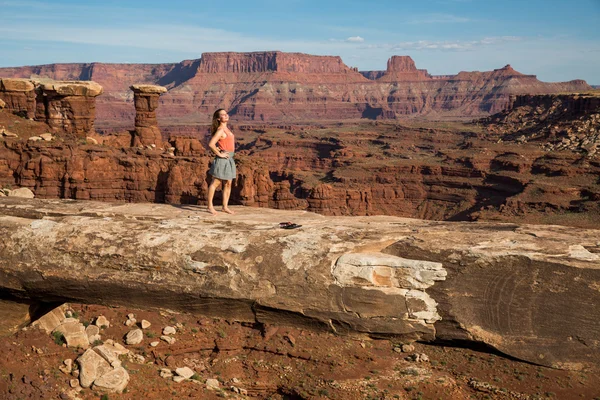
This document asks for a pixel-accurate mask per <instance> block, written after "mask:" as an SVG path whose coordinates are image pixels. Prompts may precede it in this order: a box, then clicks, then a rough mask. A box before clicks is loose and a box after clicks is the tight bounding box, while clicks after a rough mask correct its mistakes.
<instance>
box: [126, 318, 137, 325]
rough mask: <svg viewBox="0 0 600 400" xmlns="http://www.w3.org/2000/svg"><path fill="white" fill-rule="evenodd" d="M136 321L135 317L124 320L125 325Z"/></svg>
mask: <svg viewBox="0 0 600 400" xmlns="http://www.w3.org/2000/svg"><path fill="white" fill-rule="evenodd" d="M135 323H136V320H135V318H132V319H128V320H127V321H125V326H132V325H134V324H135Z"/></svg>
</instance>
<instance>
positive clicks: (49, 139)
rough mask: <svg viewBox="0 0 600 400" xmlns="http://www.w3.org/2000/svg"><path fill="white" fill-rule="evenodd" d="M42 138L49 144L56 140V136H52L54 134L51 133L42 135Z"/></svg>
mask: <svg viewBox="0 0 600 400" xmlns="http://www.w3.org/2000/svg"><path fill="white" fill-rule="evenodd" d="M40 137H41V138H42V139H44V140H45V141H47V142H49V141H51V140H52V139H54V136H52V134H51V133H42V134H41V135H40Z"/></svg>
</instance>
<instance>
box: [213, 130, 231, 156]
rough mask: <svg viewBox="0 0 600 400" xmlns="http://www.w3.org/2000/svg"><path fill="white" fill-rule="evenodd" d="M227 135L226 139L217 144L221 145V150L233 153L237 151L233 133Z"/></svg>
mask: <svg viewBox="0 0 600 400" xmlns="http://www.w3.org/2000/svg"><path fill="white" fill-rule="evenodd" d="M226 135H227V137H226V138H224V139H219V141H218V142H217V144H218V145H219V148H220V149H221V150H223V151H228V152H230V153H233V152H234V151H235V142H234V136H233V133H226Z"/></svg>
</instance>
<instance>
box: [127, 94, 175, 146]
mask: <svg viewBox="0 0 600 400" xmlns="http://www.w3.org/2000/svg"><path fill="white" fill-rule="evenodd" d="M131 90H133V93H134V104H135V135H134V137H133V145H134V146H139V145H142V146H150V145H154V146H158V147H162V146H161V145H162V137H161V134H160V129H159V128H158V121H157V120H156V108H157V107H158V98H159V97H160V95H161V94H163V93H166V92H167V88H165V87H162V86H155V85H133V86H131Z"/></svg>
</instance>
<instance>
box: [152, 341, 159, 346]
mask: <svg viewBox="0 0 600 400" xmlns="http://www.w3.org/2000/svg"><path fill="white" fill-rule="evenodd" d="M159 343H160V342H159V341H156V342H150V346H152V347H156V346H158V344H159Z"/></svg>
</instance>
